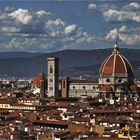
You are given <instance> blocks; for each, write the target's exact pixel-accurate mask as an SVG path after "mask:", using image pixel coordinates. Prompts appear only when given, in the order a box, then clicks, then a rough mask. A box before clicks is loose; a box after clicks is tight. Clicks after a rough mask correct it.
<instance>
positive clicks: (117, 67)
mask: <svg viewBox="0 0 140 140" xmlns="http://www.w3.org/2000/svg"><path fill="white" fill-rule="evenodd" d="M100 76H101V77H107V76H113V77H129V78H133V69H132V66H131V64H130V63H129V61H128V60H127V59H126V58H125V57H124V56H123V55H122V54H121V53H120V51H119V46H118V44H117V43H116V44H115V46H114V50H113V52H112V54H111V55H110V56H108V57H107V58H106V59H105V61H104V62H103V63H102V65H101V67H100Z"/></svg>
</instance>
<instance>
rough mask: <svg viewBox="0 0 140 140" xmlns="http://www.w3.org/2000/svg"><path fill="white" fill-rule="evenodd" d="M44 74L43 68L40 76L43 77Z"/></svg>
mask: <svg viewBox="0 0 140 140" xmlns="http://www.w3.org/2000/svg"><path fill="white" fill-rule="evenodd" d="M44 75H45V74H44V68H42V69H41V76H42V77H43V76H44Z"/></svg>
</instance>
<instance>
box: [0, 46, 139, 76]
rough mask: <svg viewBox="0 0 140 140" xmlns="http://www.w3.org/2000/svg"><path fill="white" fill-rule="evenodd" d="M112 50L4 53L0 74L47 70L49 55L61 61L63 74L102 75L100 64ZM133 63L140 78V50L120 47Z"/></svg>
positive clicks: (61, 72)
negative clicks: (100, 73)
mask: <svg viewBox="0 0 140 140" xmlns="http://www.w3.org/2000/svg"><path fill="white" fill-rule="evenodd" d="M112 51H113V49H112V48H109V49H97V50H63V51H59V52H54V53H53V54H52V53H29V52H1V53H0V75H9V76H16V77H28V76H30V77H31V76H35V75H37V74H38V73H39V72H40V71H41V69H42V68H44V71H45V73H47V57H48V56H52V55H54V56H56V57H58V58H59V62H60V75H68V76H79V75H85V74H88V75H94V76H97V75H99V73H98V71H99V67H100V65H101V63H102V62H103V61H104V60H105V58H106V57H107V56H109V55H110V54H111V53H112ZM121 54H123V55H124V56H125V57H126V58H127V59H128V60H129V61H130V62H131V64H132V67H133V69H134V73H135V75H136V76H139V77H140V69H139V68H140V50H136V49H124V48H122V49H121Z"/></svg>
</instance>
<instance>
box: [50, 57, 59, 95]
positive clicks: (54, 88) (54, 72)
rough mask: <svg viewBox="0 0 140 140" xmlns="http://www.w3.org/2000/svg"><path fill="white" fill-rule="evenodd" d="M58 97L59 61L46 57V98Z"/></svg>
mask: <svg viewBox="0 0 140 140" xmlns="http://www.w3.org/2000/svg"><path fill="white" fill-rule="evenodd" d="M58 96H59V59H58V58H56V57H48V97H55V98H57V97H58Z"/></svg>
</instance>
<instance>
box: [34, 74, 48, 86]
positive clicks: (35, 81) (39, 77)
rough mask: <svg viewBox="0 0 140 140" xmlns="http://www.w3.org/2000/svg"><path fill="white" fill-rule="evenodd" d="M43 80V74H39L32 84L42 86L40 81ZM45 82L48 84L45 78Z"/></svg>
mask: <svg viewBox="0 0 140 140" xmlns="http://www.w3.org/2000/svg"><path fill="white" fill-rule="evenodd" d="M41 78H42V73H39V74H38V75H37V76H35V77H34V79H33V82H32V84H33V85H34V86H38V87H39V86H40V80H41ZM45 82H46V83H47V78H45Z"/></svg>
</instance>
